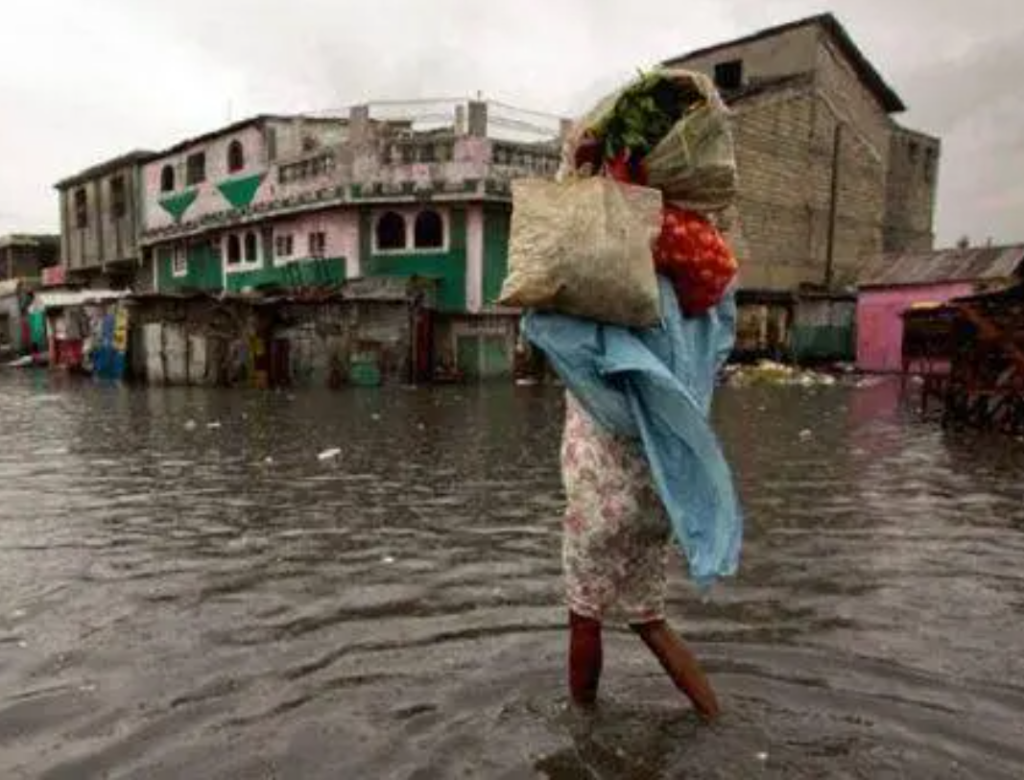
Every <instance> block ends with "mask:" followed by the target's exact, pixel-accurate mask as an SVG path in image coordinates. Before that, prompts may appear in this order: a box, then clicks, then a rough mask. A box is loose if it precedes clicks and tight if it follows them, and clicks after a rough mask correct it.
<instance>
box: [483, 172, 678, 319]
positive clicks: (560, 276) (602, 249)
mask: <svg viewBox="0 0 1024 780" xmlns="http://www.w3.org/2000/svg"><path fill="white" fill-rule="evenodd" d="M512 204H513V208H512V229H511V237H510V242H509V275H508V277H507V278H506V280H505V285H504V287H503V289H502V293H501V299H500V301H501V303H502V304H504V305H506V306H515V307H521V308H529V309H537V310H541V311H557V312H560V313H562V314H569V315H573V316H576V317H583V318H585V319H590V320H596V321H599V322H606V323H610V324H613V325H624V326H627V327H638V328H642V327H650V326H653V325H656V324H658V323H659V322H660V321H661V309H660V303H659V295H658V281H657V277H656V275H655V271H654V261H653V256H652V244H653V242H654V240H655V239H656V238H657V236H658V234H659V233H660V231H661V208H662V195H661V193H660V192H659V191H657V190H654V189H648V188H646V187H633V186H629V185H625V184H621V183H619V182H616V181H614V180H612V179H608V178H605V177H602V176H598V177H588V178H576V177H566V178H564V179H563V180H561V181H557V182H554V181H547V180H537V179H519V180H516V181H514V182H513V183H512Z"/></svg>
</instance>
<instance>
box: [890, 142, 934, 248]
mask: <svg viewBox="0 0 1024 780" xmlns="http://www.w3.org/2000/svg"><path fill="white" fill-rule="evenodd" d="M940 152H941V146H940V144H939V141H938V139H936V138H932V137H930V136H927V135H924V134H923V133H918V132H915V131H913V130H907V129H905V128H901V127H897V128H895V129H894V132H893V134H892V139H891V142H890V147H889V178H888V187H887V192H886V220H885V238H884V251H885V252H918V251H929V250H931V249H933V248H934V246H935V233H934V230H933V225H934V219H935V194H936V188H937V185H938V167H939V155H940Z"/></svg>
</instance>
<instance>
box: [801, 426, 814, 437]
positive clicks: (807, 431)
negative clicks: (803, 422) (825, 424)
mask: <svg viewBox="0 0 1024 780" xmlns="http://www.w3.org/2000/svg"><path fill="white" fill-rule="evenodd" d="M800 438H801V439H811V438H814V431H812V430H810V429H809V428H804V430H802V431H800Z"/></svg>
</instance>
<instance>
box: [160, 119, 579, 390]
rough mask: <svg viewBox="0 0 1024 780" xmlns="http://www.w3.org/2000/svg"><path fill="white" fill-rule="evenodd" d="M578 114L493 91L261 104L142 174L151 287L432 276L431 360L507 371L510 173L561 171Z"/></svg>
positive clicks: (448, 367) (259, 287)
mask: <svg viewBox="0 0 1024 780" xmlns="http://www.w3.org/2000/svg"><path fill="white" fill-rule="evenodd" d="M545 120H554V121H553V122H548V125H547V126H546V127H543V126H541V124H539V123H543V121H545ZM566 127H567V125H566V123H564V122H561V121H560V120H558V119H557V118H553V117H546V118H543V119H542V118H540V117H538V115H535V114H533V113H532V112H522V111H518V110H516V109H511V108H510V107H506V106H501V105H497V104H487V103H483V102H480V101H467V102H465V103H450V102H437V101H432V102H429V103H428V102H417V103H412V104H404V105H402V104H375V105H364V106H357V107H354V108H352V109H351V110H350V111H349V112H348V113H347V114H346V115H343V116H338V117H334V118H324V117H301V116H300V117H280V116H261V117H256V118H253V119H251V120H246V121H244V122H240V123H237V124H234V125H231V126H229V127H225V128H222V129H219V130H217V131H214V132H212V133H209V134H206V135H203V136H200V137H198V138H193V139H190V140H188V141H185V142H183V143H180V144H177V145H175V146H174V147H172V148H171V149H169V150H167V151H165V152H161V153H159V154H157V155H154V156H152V157H151V158H149V159H148V160H147V161H146V162H145V164H144V165H143V168H142V174H141V181H142V191H141V202H142V210H141V213H142V228H143V229H142V239H141V242H142V245H143V247H144V248H145V250H146V251H147V252H149V253H150V255H151V257H152V265H153V271H152V275H153V279H154V282H155V289H156V290H157V291H159V292H161V293H170V292H208V291H218V290H225V291H228V292H232V293H246V292H272V291H292V292H294V291H296V290H301V289H310V288H326V287H336V286H337V285H339V284H341V283H342V282H345V281H351V280H354V279H360V278H372V277H390V278H404V279H420V280H426V281H429V282H431V283H432V284H433V285H434V287H435V290H436V294H435V296H434V300H435V301H436V311H435V317H434V321H433V324H432V326H431V333H432V336H431V339H432V345H431V348H432V353H433V354H432V358H433V364H434V365H435V366H439V367H444V371H445V372H446V373H455V374H461V375H463V376H467V377H473V376H481V375H492V374H505V373H508V372H509V371H510V370H511V367H512V364H513V360H514V350H515V331H516V325H517V317H516V314H515V313H514V312H507V311H501V310H500V309H499V308H498V307H496V306H495V301H496V300H497V297H498V294H499V292H500V289H501V285H502V282H503V280H504V277H505V274H506V271H507V248H508V231H509V221H510V211H511V195H510V186H509V182H510V180H511V179H512V178H514V177H516V176H524V175H542V176H551V175H554V173H555V171H556V169H557V166H558V163H559V159H560V138H561V135H562V134H563V133H564V132H565V130H566Z"/></svg>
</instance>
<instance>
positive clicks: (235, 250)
mask: <svg viewBox="0 0 1024 780" xmlns="http://www.w3.org/2000/svg"><path fill="white" fill-rule="evenodd" d="M227 255H228V265H238V264H239V263H240V262H242V243H241V242H240V241H239V240H238V236H236V235H230V236H228V249H227Z"/></svg>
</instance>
